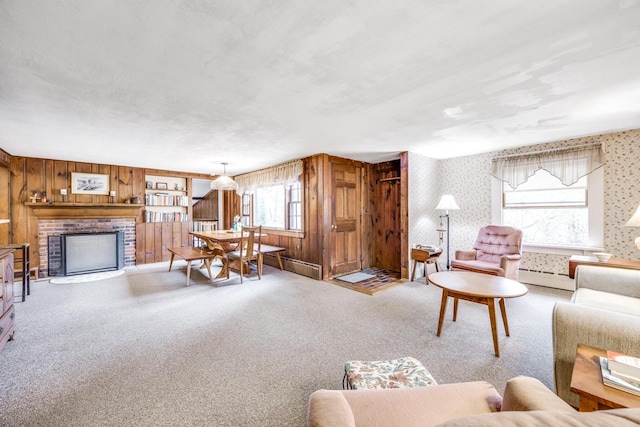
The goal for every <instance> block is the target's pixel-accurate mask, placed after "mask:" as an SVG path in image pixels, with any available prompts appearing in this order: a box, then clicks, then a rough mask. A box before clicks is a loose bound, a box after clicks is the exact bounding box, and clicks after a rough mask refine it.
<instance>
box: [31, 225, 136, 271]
mask: <svg viewBox="0 0 640 427" xmlns="http://www.w3.org/2000/svg"><path fill="white" fill-rule="evenodd" d="M135 225H136V224H135V219H133V218H115V219H40V220H39V221H38V242H39V246H40V262H39V264H40V265H39V269H40V274H41V275H42V276H47V275H48V274H47V273H48V269H49V267H48V253H47V237H48V236H49V235H52V234H69V233H98V232H106V231H123V232H124V264H125V266H131V265H135V263H136V227H135Z"/></svg>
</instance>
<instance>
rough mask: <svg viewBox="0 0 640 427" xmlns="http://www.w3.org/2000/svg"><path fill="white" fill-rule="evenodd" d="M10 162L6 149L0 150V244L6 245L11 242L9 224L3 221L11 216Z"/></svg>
mask: <svg viewBox="0 0 640 427" xmlns="http://www.w3.org/2000/svg"><path fill="white" fill-rule="evenodd" d="M10 162H11V156H9V154H8V153H7V152H6V151H3V150H0V220H2V221H3V222H2V223H0V245H6V244H9V243H11V236H10V232H11V224H9V223H7V222H4V220H8V219H10V217H11V212H10V211H9V206H10V203H11V196H10V191H9V181H10V180H9V177H10V172H9V165H10Z"/></svg>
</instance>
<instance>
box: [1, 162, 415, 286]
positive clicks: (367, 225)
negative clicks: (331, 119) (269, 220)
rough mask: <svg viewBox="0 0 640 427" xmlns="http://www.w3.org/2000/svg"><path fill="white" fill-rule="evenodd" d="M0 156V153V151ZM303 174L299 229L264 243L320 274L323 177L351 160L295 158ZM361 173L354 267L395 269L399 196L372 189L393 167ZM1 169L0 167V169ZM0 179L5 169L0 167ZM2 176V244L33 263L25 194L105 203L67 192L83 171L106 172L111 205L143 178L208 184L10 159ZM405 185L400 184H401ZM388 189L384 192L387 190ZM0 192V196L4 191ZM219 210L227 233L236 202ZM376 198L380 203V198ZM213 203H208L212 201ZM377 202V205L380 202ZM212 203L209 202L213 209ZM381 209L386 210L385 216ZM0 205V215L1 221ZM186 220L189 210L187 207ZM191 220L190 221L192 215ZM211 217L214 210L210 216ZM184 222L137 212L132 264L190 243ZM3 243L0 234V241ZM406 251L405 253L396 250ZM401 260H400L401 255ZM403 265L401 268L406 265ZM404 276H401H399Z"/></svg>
mask: <svg viewBox="0 0 640 427" xmlns="http://www.w3.org/2000/svg"><path fill="white" fill-rule="evenodd" d="M0 154H1V153H0ZM302 160H303V163H304V173H303V176H302V184H303V185H302V188H303V196H304V202H303V203H304V204H303V214H304V218H303V221H304V223H303V224H304V230H303V232H302V233H291V232H283V233H280V234H270V235H269V236H268V237H267V238H265V240H264V243H265V244H271V245H276V246H282V247H285V248H287V251H286V252H285V253H284V255H285V256H287V257H290V258H294V259H298V260H301V261H305V262H310V263H314V264H319V265H322V266H323V269H326V267H327V265H326V263H327V262H328V258H329V257H327V256H325V254H324V251H325V250H326V249H327V248H324V247H323V244H324V243H325V237H326V234H327V233H330V231H331V228H330V226H331V197H332V195H331V188H329V187H327V181H326V178H327V177H329V176H330V174H331V164H332V162H348V163H353V162H354V161H353V160H349V159H341V158H338V157H334V156H329V155H327V154H318V155H314V156H311V157H307V158H304V159H302ZM357 163H358V164H359V167H361V168H362V173H361V176H362V180H363V182H362V188H363V189H367V188H368V189H369V191H362V200H361V202H362V203H361V207H362V212H361V218H362V239H361V241H362V254H361V259H362V266H363V267H368V266H384V267H385V268H389V267H391V266H392V267H393V269H397V267H398V261H397V260H398V258H399V254H400V253H401V252H402V251H401V250H396V249H393V250H390V249H389V247H393V248H396V247H402V245H400V244H399V243H398V242H399V241H401V236H399V235H398V233H397V232H396V230H397V227H400V228H401V231H400V233H399V234H400V235H401V234H402V225H401V224H402V223H401V221H399V219H398V216H402V214H401V212H399V213H398V214H394V213H392V212H397V211H398V207H397V206H398V198H399V197H400V198H401V197H402V195H401V193H399V192H398V191H396V187H398V188H400V187H401V186H399V185H397V184H384V185H379V184H377V183H376V180H377V179H378V178H379V177H380V176H382V177H389V176H391V174H392V173H397V172H398V170H397V167H396V165H395V163H394V164H393V166H392V167H391V166H389V165H386V164H383V165H382V166H379V167H376V166H375V165H370V164H366V163H362V162H357ZM0 166H1V165H0ZM2 170H3V168H2V167H0V183H2V185H4V186H5V187H6V185H7V177H6V176H4V177H3V175H2ZM4 170H5V172H4V174H5V175H7V172H6V171H7V168H6V167H5V168H4ZM8 171H9V174H10V179H9V181H10V186H9V191H8V193H9V203H8V206H9V212H8V213H9V216H10V218H11V224H10V227H9V230H10V233H9V236H8V237H7V236H6V234H7V233H3V234H4V236H5V237H4V239H5V240H9V241H8V242H7V243H15V242H28V243H30V245H31V251H32V254H31V259H38V252H39V247H38V223H37V218H36V217H34V216H33V215H31V214H30V212H29V211H30V209H29V208H28V207H27V206H26V204H25V202H27V201H28V199H29V196H32V195H33V193H41V192H43V191H46V193H47V197H48V198H50V199H52V200H53V201H54V202H61V201H62V198H61V195H60V189H61V188H67V190H68V191H67V192H68V197H69V200H68V201H69V202H77V203H107V202H108V197H109V196H102V195H100V196H95V195H76V194H71V191H70V185H71V172H86V173H98V174H108V175H109V176H110V186H111V189H114V190H116V193H117V196H116V197H117V201H118V202H122V201H123V200H124V199H126V198H130V197H132V196H139V197H141V198H142V199H143V200H144V187H145V175H167V176H181V177H185V178H187V190H188V192H189V194H191V182H192V178H203V179H207V178H209V176H208V175H206V174H191V173H186V172H175V171H164V170H156V169H146V170H145V169H143V168H135V167H127V166H120V165H104V164H93V163H82V162H73V161H63V160H50V159H39V158H26V157H16V156H13V157H11V158H10V162H9V167H8ZM402 180H403V181H404V182H405V183H406V178H403V179H402ZM2 185H0V198H2V197H3V193H2ZM390 190H391V191H390ZM5 194H6V190H5ZM219 197H221V198H222V202H223V205H224V218H223V222H222V223H221V224H220V227H221V228H229V227H230V226H231V223H230V222H231V219H232V218H233V216H234V215H237V214H238V213H239V212H240V197H239V196H238V195H237V194H236V193H235V192H233V191H225V192H224V194H222V196H219ZM380 197H382V199H381V198H380ZM219 201H220V199H218V200H217V201H216V203H215V204H216V205H217V202H219ZM381 203H382V204H381ZM213 204H214V202H211V205H212V206H213ZM387 208H389V209H390V210H391V211H390V212H387ZM1 209H2V208H1V207H0V216H1V215H2V211H1ZM190 215H193V209H192V208H191V207H190ZM192 217H193V216H192ZM214 217H217V207H216V215H215V216H214ZM190 229H191V223H144V222H143V217H142V210H141V213H140V214H139V215H138V217H137V218H136V263H138V264H144V263H151V262H160V261H167V260H168V259H169V253H168V252H167V248H168V247H170V246H182V245H189V244H191V239H190V236H189V234H188V232H189V230H190ZM1 231H2V229H0V232H1ZM2 239H3V237H1V236H0V241H1V240H2ZM404 252H406V251H404ZM403 256H405V255H403ZM405 262H406V260H405V261H400V263H401V264H402V267H403V271H404V270H406V271H407V272H408V267H407V266H405V265H404V264H405ZM407 265H408V264H407ZM403 277H404V276H403Z"/></svg>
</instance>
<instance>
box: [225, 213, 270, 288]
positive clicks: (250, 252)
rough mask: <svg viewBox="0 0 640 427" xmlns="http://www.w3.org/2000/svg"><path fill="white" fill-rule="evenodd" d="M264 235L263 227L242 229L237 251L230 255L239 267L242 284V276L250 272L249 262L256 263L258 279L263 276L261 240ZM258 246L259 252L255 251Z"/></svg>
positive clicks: (234, 263) (233, 262)
mask: <svg viewBox="0 0 640 427" xmlns="http://www.w3.org/2000/svg"><path fill="white" fill-rule="evenodd" d="M261 235H262V226H261V225H259V226H256V227H242V234H241V236H240V242H239V245H238V249H237V251H234V252H232V253H230V254H229V256H230V257H231V258H232V261H231V263H232V264H233V265H236V266H238V268H239V269H240V283H242V276H243V273H244V272H245V266H246V271H247V272H248V271H250V270H249V262H250V261H256V264H257V266H256V268H257V269H258V279H260V278H261V276H262V265H261V259H260V245H261V244H260V240H261ZM256 245H257V251H256V250H255V249H254V248H255V246H256Z"/></svg>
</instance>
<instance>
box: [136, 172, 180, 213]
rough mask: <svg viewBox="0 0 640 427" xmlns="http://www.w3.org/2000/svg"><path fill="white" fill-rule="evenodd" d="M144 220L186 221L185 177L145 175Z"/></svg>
mask: <svg viewBox="0 0 640 427" xmlns="http://www.w3.org/2000/svg"><path fill="white" fill-rule="evenodd" d="M145 180H146V185H145V194H144V204H145V211H144V221H145V222H188V221H189V194H188V192H187V180H186V178H180V177H171V176H156V175H145Z"/></svg>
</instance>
